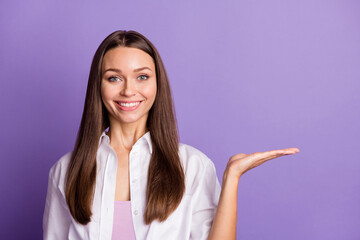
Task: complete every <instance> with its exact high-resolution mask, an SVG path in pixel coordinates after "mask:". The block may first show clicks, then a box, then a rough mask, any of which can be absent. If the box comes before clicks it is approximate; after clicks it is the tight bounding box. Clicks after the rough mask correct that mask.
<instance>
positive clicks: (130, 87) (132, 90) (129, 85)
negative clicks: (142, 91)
mask: <svg viewBox="0 0 360 240" xmlns="http://www.w3.org/2000/svg"><path fill="white" fill-rule="evenodd" d="M135 94H136V86H135V84H134V83H133V82H132V81H131V80H126V81H125V82H124V84H123V88H122V89H121V91H120V95H122V96H125V97H131V96H134V95H135Z"/></svg>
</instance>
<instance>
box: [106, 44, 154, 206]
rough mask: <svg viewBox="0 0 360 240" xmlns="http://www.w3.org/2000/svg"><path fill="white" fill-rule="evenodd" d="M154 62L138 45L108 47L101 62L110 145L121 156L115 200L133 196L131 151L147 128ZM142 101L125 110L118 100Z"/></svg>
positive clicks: (152, 98) (152, 92)
mask: <svg viewBox="0 0 360 240" xmlns="http://www.w3.org/2000/svg"><path fill="white" fill-rule="evenodd" d="M156 89H157V86H156V71H155V64H154V61H153V59H152V57H151V56H150V55H148V54H147V53H145V52H144V51H142V50H139V49H137V48H128V47H116V48H114V49H111V50H109V51H108V52H107V53H106V54H105V56H104V59H103V63H102V83H101V97H102V100H103V103H104V105H105V107H106V109H107V111H108V116H109V120H110V128H109V132H108V135H109V137H110V145H111V147H112V148H113V149H114V150H115V153H116V156H117V159H118V168H117V174H116V189H115V200H116V201H129V200H130V183H129V154H130V150H131V148H132V146H133V145H134V144H135V143H136V141H137V140H138V139H139V138H141V137H142V136H143V135H144V134H145V133H146V132H147V129H146V120H147V118H148V114H149V110H150V108H151V106H152V105H153V103H154V101H155V97H156ZM119 101H120V102H128V101H141V103H140V105H139V107H138V108H137V109H136V110H133V111H124V110H121V109H120V108H119V107H118V106H117V102H119Z"/></svg>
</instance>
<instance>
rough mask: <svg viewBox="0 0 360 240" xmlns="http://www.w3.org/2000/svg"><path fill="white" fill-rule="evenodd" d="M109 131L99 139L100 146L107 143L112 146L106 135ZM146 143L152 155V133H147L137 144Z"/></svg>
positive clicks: (105, 131) (103, 133)
mask: <svg viewBox="0 0 360 240" xmlns="http://www.w3.org/2000/svg"><path fill="white" fill-rule="evenodd" d="M107 131H108V129H106V130H104V131H103V132H102V134H101V136H100V139H99V145H100V144H101V143H102V142H103V141H105V142H106V143H107V144H110V138H109V136H108V135H107V134H106V133H107ZM144 140H145V142H146V144H147V146H148V147H149V152H150V154H151V153H152V142H151V135H150V131H147V132H146V133H145V134H144V135H143V136H142V137H141V138H139V139H138V140H137V141H136V143H138V142H140V141H144ZM136 143H135V144H136Z"/></svg>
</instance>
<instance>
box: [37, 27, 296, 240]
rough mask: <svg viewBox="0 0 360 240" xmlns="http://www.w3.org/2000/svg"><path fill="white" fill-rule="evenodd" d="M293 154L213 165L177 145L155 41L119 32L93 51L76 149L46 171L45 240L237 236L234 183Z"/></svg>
mask: <svg viewBox="0 0 360 240" xmlns="http://www.w3.org/2000/svg"><path fill="white" fill-rule="evenodd" d="M298 151H299V150H298V149H297V148H289V149H283V150H275V151H269V152H264V153H254V154H249V155H247V154H237V155H235V156H233V157H231V158H230V160H229V163H228V165H227V168H226V170H225V172H224V176H223V186H222V187H220V185H219V182H218V179H217V177H216V171H215V168H214V164H213V163H212V162H211V161H210V160H209V159H208V158H207V157H206V155H204V154H203V153H201V152H200V151H198V150H197V149H195V148H192V147H191V146H188V145H185V144H180V143H179V142H178V133H177V127H176V119H175V114H174V109H173V104H172V97H171V91H170V87H169V82H168V78H167V75H166V71H165V68H164V65H163V63H162V61H161V58H160V55H159V54H158V52H157V50H156V48H155V47H154V46H153V44H152V43H151V42H150V41H149V40H148V39H146V38H145V37H144V36H142V35H141V34H139V33H137V32H135V31H116V32H114V33H112V34H110V35H109V36H108V37H107V38H106V39H105V40H104V41H103V42H102V43H101V44H100V46H99V48H98V49H97V51H96V53H95V56H94V59H93V62H92V66H91V70H90V76H89V81H88V87H87V93H86V99H85V107H84V112H83V116H82V120H81V125H80V129H79V133H78V137H77V141H76V144H75V147H74V150H73V151H72V152H71V153H68V154H66V155H65V156H63V157H62V158H61V159H60V160H59V161H58V162H57V163H56V164H55V165H54V166H53V167H52V168H51V170H50V174H49V185H48V193H47V198H46V205H45V212H44V219H43V228H44V239H135V238H136V239H235V238H236V207H237V186H238V181H239V178H240V176H241V175H242V174H243V173H245V172H246V171H247V170H249V169H251V168H253V167H256V166H258V165H260V164H262V163H263V162H265V161H267V160H269V159H273V158H276V157H279V156H282V155H286V154H294V153H296V152H298Z"/></svg>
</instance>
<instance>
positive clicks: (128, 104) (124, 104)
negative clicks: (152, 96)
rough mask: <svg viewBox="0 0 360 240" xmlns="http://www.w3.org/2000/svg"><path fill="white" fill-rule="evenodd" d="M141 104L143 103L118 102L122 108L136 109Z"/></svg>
mask: <svg viewBox="0 0 360 240" xmlns="http://www.w3.org/2000/svg"><path fill="white" fill-rule="evenodd" d="M140 102H141V101H139V102H131V103H129V102H116V103H117V104H119V105H120V106H122V107H135V106H137V105H139V104H140Z"/></svg>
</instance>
